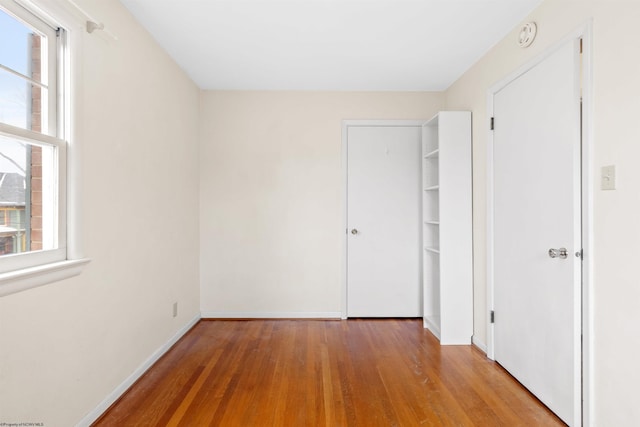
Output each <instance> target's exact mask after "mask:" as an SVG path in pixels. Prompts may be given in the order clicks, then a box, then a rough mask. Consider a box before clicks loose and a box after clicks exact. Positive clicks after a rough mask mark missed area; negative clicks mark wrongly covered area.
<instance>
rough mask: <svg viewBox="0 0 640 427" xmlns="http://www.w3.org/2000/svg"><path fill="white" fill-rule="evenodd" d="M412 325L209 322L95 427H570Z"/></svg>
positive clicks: (478, 355)
mask: <svg viewBox="0 0 640 427" xmlns="http://www.w3.org/2000/svg"><path fill="white" fill-rule="evenodd" d="M563 425H564V424H563V423H562V421H560V420H559V419H558V418H557V417H556V416H555V415H554V414H553V413H551V412H550V411H549V410H548V409H547V408H546V407H545V406H544V405H543V404H541V403H540V402H539V401H538V400H537V399H536V398H535V397H534V396H533V395H531V394H530V393H529V392H528V391H527V390H526V389H525V388H524V387H522V385H520V384H519V383H518V382H517V381H516V380H514V379H513V377H511V376H510V375H509V374H508V373H507V372H506V371H505V370H504V369H503V368H502V367H500V365H498V364H497V363H494V362H491V361H490V360H488V359H487V358H486V356H485V355H484V354H483V353H482V352H481V351H479V350H478V349H476V348H475V347H473V346H444V347H442V346H440V344H439V343H438V341H437V340H436V338H435V337H434V336H433V335H431V333H429V332H428V331H427V330H425V329H423V328H422V321H421V320H416V319H384V320H371V319H354V320H346V321H323V320H203V321H201V322H199V323H198V324H197V325H196V326H195V327H194V328H193V329H192V330H191V331H189V332H188V333H187V334H186V335H185V336H184V337H183V338H182V339H181V340H180V341H179V342H178V343H177V344H176V345H175V346H174V347H173V348H172V349H171V350H169V351H168V352H167V353H166V354H165V355H164V356H163V357H162V358H161V359H160V360H159V361H158V362H157V363H156V364H155V365H154V366H153V367H151V369H149V370H148V371H147V372H146V373H145V374H144V375H143V376H142V377H141V378H140V379H139V380H138V381H137V382H136V383H135V384H134V385H133V386H132V387H131V388H130V389H129V390H128V391H127V393H125V394H124V395H123V397H122V398H121V399H120V400H118V401H117V402H116V403H115V404H114V405H113V406H112V407H111V408H110V409H109V410H108V411H107V412H105V414H103V416H102V417H101V418H100V419H99V420H98V421H96V423H94V426H100V427H103V426H118V427H126V426H188V427H194V426H195V427H199V426H242V427H244V426H287V427H288V426H331V427H334V426H366V427H375V426H482V427H490V426H509V427H513V426H563Z"/></svg>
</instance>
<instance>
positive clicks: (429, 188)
mask: <svg viewBox="0 0 640 427" xmlns="http://www.w3.org/2000/svg"><path fill="white" fill-rule="evenodd" d="M439 189H440V186H439V185H432V186H431V187H427V188H425V189H424V191H438V190H439Z"/></svg>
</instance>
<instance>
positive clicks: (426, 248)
mask: <svg viewBox="0 0 640 427" xmlns="http://www.w3.org/2000/svg"><path fill="white" fill-rule="evenodd" d="M424 250H425V251H427V252H431V253H434V254H439V253H440V248H433V247H431V246H425V247H424Z"/></svg>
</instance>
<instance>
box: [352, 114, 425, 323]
mask: <svg viewBox="0 0 640 427" xmlns="http://www.w3.org/2000/svg"><path fill="white" fill-rule="evenodd" d="M427 121H428V119H423V120H343V121H342V148H341V150H342V155H341V161H342V227H340V236H342V237H341V241H342V256H341V264H342V265H341V267H342V268H341V271H342V275H341V290H342V299H341V307H340V312H341V317H342V319H346V318H347V316H348V313H347V265H348V264H347V244H348V235H347V225H348V224H347V219H348V216H347V214H348V212H347V207H348V203H347V201H348V196H349V195H348V192H347V188H348V187H347V177H348V165H349V162H348V158H347V157H348V156H347V153H348V151H347V143H348V141H347V137H348V133H349V128H350V127H375V126H379V127H391V126H396V127H419V128H420V132H422V125H423V124H424V123H426V122H427ZM420 259H422V258H420Z"/></svg>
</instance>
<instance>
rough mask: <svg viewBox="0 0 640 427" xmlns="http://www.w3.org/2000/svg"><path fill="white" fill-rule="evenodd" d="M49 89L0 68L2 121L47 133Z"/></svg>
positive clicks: (0, 112)
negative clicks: (47, 98)
mask: <svg viewBox="0 0 640 427" xmlns="http://www.w3.org/2000/svg"><path fill="white" fill-rule="evenodd" d="M46 97H47V89H43V88H41V87H39V86H36V85H33V84H31V83H29V82H27V81H26V80H24V79H21V78H20V77H17V76H15V75H13V74H9V73H7V72H6V71H4V70H0V122H2V123H5V124H8V125H12V126H17V127H20V128H23V129H29V130H33V131H35V132H42V133H46V131H47V129H46V123H47V122H46V114H45V113H46V109H45V108H43V107H44V106H46V105H47V102H46Z"/></svg>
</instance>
